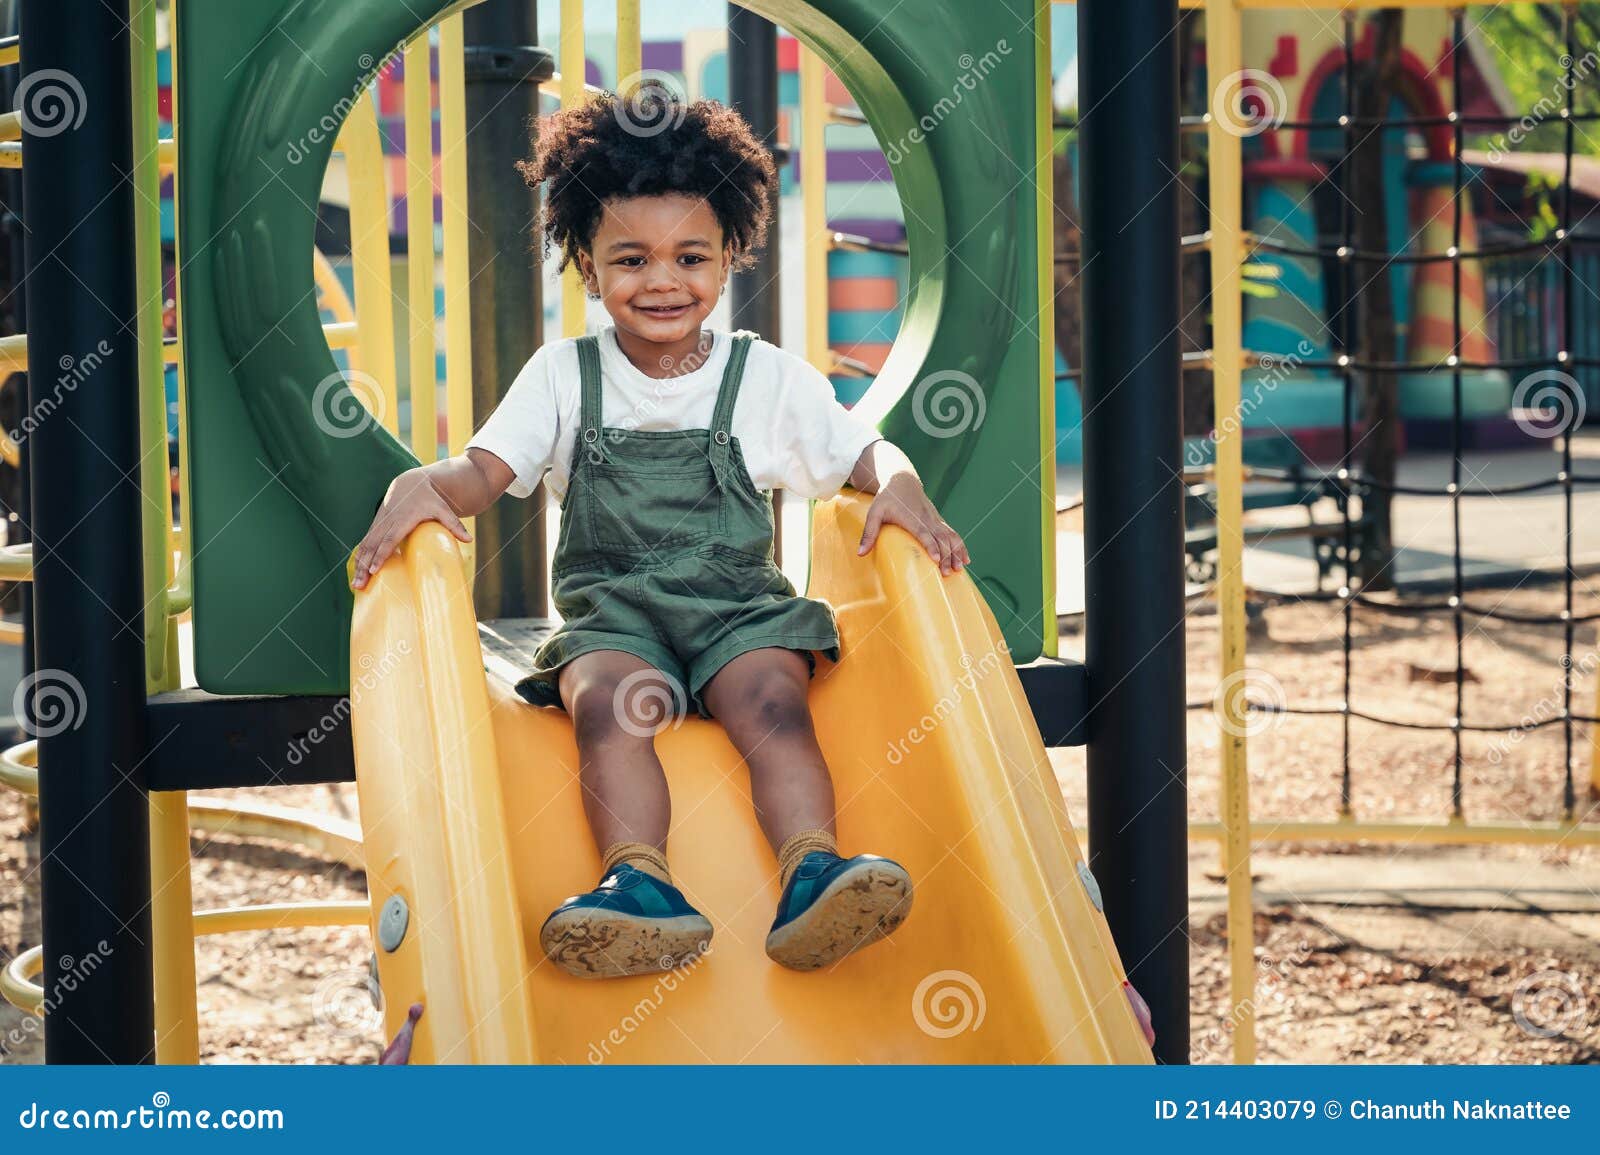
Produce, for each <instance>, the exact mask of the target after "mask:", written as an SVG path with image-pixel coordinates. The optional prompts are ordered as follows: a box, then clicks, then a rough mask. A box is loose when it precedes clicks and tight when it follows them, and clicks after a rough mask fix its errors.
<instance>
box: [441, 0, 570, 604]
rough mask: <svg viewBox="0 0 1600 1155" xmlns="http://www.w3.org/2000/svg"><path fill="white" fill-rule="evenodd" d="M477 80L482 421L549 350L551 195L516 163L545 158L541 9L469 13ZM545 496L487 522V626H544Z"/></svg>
mask: <svg viewBox="0 0 1600 1155" xmlns="http://www.w3.org/2000/svg"><path fill="white" fill-rule="evenodd" d="M463 29H464V35H465V39H466V45H467V48H466V80H467V124H468V126H469V128H468V144H467V210H468V211H467V215H468V216H469V217H470V218H471V220H472V225H473V227H472V235H471V237H470V238H469V240H468V242H467V262H468V265H469V281H470V284H471V289H470V293H469V300H470V306H471V310H472V423H473V426H474V427H476V426H478V425H480V424H482V423H483V421H484V420H486V419H487V418H488V416H489V414H490V413H492V412H493V411H494V407H495V406H496V405H498V404H499V403H500V399H501V398H502V397H504V396H505V392H506V390H507V389H509V388H510V387H511V382H512V381H513V380H515V379H516V376H517V372H518V370H520V369H521V368H522V366H523V364H524V363H525V362H526V361H527V359H528V358H529V357H530V356H532V355H533V352H534V350H536V349H537V348H538V347H539V345H540V344H541V343H542V342H543V340H544V309H543V305H542V302H541V299H540V297H541V294H540V291H539V244H538V236H537V231H536V230H537V224H536V222H537V220H538V216H539V193H538V191H537V190H536V189H532V188H529V187H528V185H527V183H526V182H525V181H524V180H523V179H522V176H521V175H520V174H519V173H518V172H517V170H516V168H515V162H516V161H518V160H521V159H522V158H524V157H526V156H529V155H531V154H532V152H533V139H534V133H535V132H536V128H535V124H536V117H537V115H538V112H539V81H541V80H547V79H549V78H550V76H552V75H553V74H554V71H555V65H554V62H553V61H552V60H551V58H550V54H549V53H548V52H546V51H544V50H543V49H541V48H535V47H533V44H534V43H535V42H536V41H537V40H538V21H537V14H536V10H535V5H534V0H494V2H491V3H487V4H480V5H478V6H477V7H475V8H469V9H467V12H466V18H465V24H464V25H463ZM544 506H545V492H544V487H543V486H540V487H539V489H538V490H537V491H536V492H535V493H534V495H533V496H532V497H530V498H529V499H528V500H527V501H500V502H496V503H495V504H494V506H493V507H492V508H490V509H487V510H485V511H484V512H483V513H481V514H479V515H478V518H477V521H476V524H475V527H474V537H475V538H476V541H477V569H478V572H477V576H476V578H475V580H474V582H473V601H474V605H475V607H476V609H477V612H478V616H479V617H481V618H486V619H487V618H526V617H544V616H545V615H546V614H547V613H548V612H549V609H548V605H549V594H550V591H549V586H548V580H547V578H548V575H547V572H546V568H545V556H544V555H545V533H544V524H545V523H544Z"/></svg>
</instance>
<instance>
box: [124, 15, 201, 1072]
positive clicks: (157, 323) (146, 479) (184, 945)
mask: <svg viewBox="0 0 1600 1155" xmlns="http://www.w3.org/2000/svg"><path fill="white" fill-rule="evenodd" d="M129 51H130V52H131V53H132V57H131V60H130V65H131V68H132V89H133V91H132V93H131V94H130V95H131V100H132V105H133V110H132V115H133V122H132V123H133V182H134V187H135V188H137V189H139V190H141V191H140V196H139V197H138V198H137V201H138V204H137V210H136V216H135V219H134V229H133V250H134V270H135V273H134V276H135V279H136V280H137V283H138V294H139V298H138V299H139V304H138V313H137V315H136V317H135V325H136V332H137V339H138V353H139V445H140V463H139V486H140V488H141V489H142V490H143V492H144V501H143V503H142V504H143V510H144V516H143V518H142V531H143V539H144V550H143V553H144V566H143V569H144V577H143V580H144V588H145V589H146V590H152V591H159V592H158V593H157V594H156V595H155V596H154V597H153V598H151V600H150V604H149V606H148V609H149V611H150V612H148V613H146V614H145V616H144V621H145V626H144V634H145V689H146V691H147V692H150V693H157V692H160V691H162V690H175V689H177V688H178V686H179V684H180V682H181V678H180V676H179V659H178V623H177V620H176V619H175V618H174V617H173V615H172V613H171V612H170V609H171V607H170V605H169V603H168V600H167V598H166V596H165V595H166V593H167V591H169V590H170V589H171V588H172V587H173V585H174V581H175V577H176V574H175V572H174V567H173V560H172V545H173V541H172V480H171V475H170V474H169V472H168V464H167V388H166V359H165V357H164V356H163V355H162V346H163V332H162V321H161V314H162V299H161V294H162V269H161V213H160V204H161V165H160V159H159V143H158V139H157V138H158V136H159V130H158V122H157V112H156V4H155V0H137V3H136V4H135V5H134V6H133V10H132V20H131V21H130V23H129ZM186 512H187V511H186ZM188 520H189V519H188V517H187V516H186V517H185V518H184V521H185V522H187V521H188ZM149 811H150V895H151V899H150V918H151V939H152V942H151V955H152V966H153V968H154V978H155V1027H156V1039H155V1042H156V1062H158V1063H182V1064H193V1063H198V1062H199V1061H200V1023H199V1012H198V1010H197V1009H196V1006H195V970H194V923H193V917H194V916H193V913H192V911H193V906H194V896H193V893H192V889H191V883H190V878H189V815H188V803H187V796H186V795H185V794H184V793H183V792H182V791H178V792H176V793H171V794H162V793H155V794H151V795H150V798H149Z"/></svg>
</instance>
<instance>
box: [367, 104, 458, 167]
mask: <svg viewBox="0 0 1600 1155" xmlns="http://www.w3.org/2000/svg"><path fill="white" fill-rule="evenodd" d="M378 135H379V137H380V138H381V139H382V140H383V155H384V156H404V155H405V154H406V118H405V117H403V116H385V117H383V118H381V119H380V120H379V121H378ZM432 135H433V155H434V156H438V155H439V143H440V141H441V140H442V139H443V132H442V129H441V126H440V124H439V111H438V109H435V110H434V113H433V133H432Z"/></svg>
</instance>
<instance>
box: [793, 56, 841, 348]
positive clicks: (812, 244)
mask: <svg viewBox="0 0 1600 1155" xmlns="http://www.w3.org/2000/svg"><path fill="white" fill-rule="evenodd" d="M826 76H827V67H826V65H824V64H823V63H822V57H820V56H818V55H817V54H816V53H815V52H813V51H811V49H809V48H807V47H806V46H805V45H803V44H802V45H801V46H800V213H801V216H802V217H803V218H804V220H803V222H802V223H803V226H804V227H803V230H802V231H803V233H804V235H805V293H806V360H808V361H810V362H811V364H813V365H814V366H816V368H817V371H818V372H819V373H829V372H832V370H833V354H832V352H831V351H830V350H829V348H828V245H827V239H828V204H827V197H828V168H827V165H828V145H827V130H828V114H827V104H826V101H825V99H824V91H825V83H826Z"/></svg>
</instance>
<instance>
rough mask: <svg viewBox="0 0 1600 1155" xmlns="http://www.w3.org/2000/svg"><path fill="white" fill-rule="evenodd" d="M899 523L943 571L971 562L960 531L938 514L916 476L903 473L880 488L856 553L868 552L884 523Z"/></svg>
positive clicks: (869, 511) (954, 570)
mask: <svg viewBox="0 0 1600 1155" xmlns="http://www.w3.org/2000/svg"><path fill="white" fill-rule="evenodd" d="M886 524H887V525H898V526H900V527H901V528H902V529H905V530H908V531H910V533H911V535H912V536H913V537H915V538H916V539H917V540H918V541H920V542H921V543H922V548H923V549H925V550H927V551H928V556H929V557H931V558H932V559H933V560H934V561H936V562H938V563H939V570H940V572H941V573H946V574H950V573H955V572H956V571H957V570H960V569H962V568H964V567H966V566H968V565H970V564H972V555H971V554H969V553H968V552H967V547H966V544H965V543H964V542H963V541H962V540H961V535H960V534H959V533H957V532H956V531H955V530H953V529H951V528H950V525H949V523H948V522H946V521H945V519H944V518H942V517H940V516H939V511H938V510H937V509H935V508H934V506H933V502H931V501H929V500H928V495H927V493H926V492H924V490H923V488H922V483H921V482H920V481H918V480H917V478H916V477H915V476H912V475H908V474H900V475H898V476H895V477H892V478H890V480H889V483H888V484H887V485H885V486H884V487H883V488H882V489H880V490H879V491H878V495H877V497H875V498H873V500H872V505H871V507H869V508H868V510H867V528H866V532H865V533H863V534H862V535H861V546H860V548H859V549H857V550H856V554H857V556H860V555H862V554H865V553H869V552H870V551H871V550H872V547H873V546H874V545H876V544H877V541H878V532H879V530H881V529H882V528H883V526H884V525H886Z"/></svg>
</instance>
